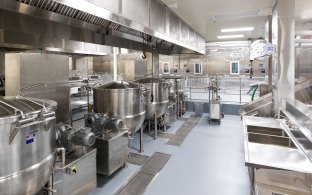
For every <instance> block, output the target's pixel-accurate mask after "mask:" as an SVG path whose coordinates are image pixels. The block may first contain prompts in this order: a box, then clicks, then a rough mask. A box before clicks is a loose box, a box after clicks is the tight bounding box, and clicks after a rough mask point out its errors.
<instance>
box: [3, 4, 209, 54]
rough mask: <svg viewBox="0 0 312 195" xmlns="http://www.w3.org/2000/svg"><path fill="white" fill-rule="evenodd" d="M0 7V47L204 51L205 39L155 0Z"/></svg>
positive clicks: (90, 51)
mask: <svg viewBox="0 0 312 195" xmlns="http://www.w3.org/2000/svg"><path fill="white" fill-rule="evenodd" d="M0 9H1V11H0V19H1V20H0V47H7V48H17V49H43V50H48V51H61V52H70V53H84V54H95V55H104V54H105V53H107V52H110V51H109V50H111V49H110V48H109V47H107V46H117V47H125V48H129V49H135V50H146V51H149V50H151V48H157V49H158V50H159V53H165V54H173V53H174V54H179V53H198V54H204V53H205V39H204V38H203V37H202V36H201V35H199V34H198V33H197V32H195V31H194V30H193V29H192V28H191V27H189V26H188V25H187V24H186V23H185V22H184V21H183V20H181V19H180V18H179V17H178V16H176V15H175V14H174V13H173V12H172V11H171V10H170V8H168V7H166V6H165V5H164V4H163V3H162V2H160V1H158V0H105V1H101V0H1V2H0ZM8 20H10V21H8ZM14 35H15V36H14ZM17 37H20V38H17ZM143 40H144V41H143ZM11 42H13V43H11ZM104 45H106V46H104ZM144 45H145V46H144ZM147 45H148V46H147Z"/></svg>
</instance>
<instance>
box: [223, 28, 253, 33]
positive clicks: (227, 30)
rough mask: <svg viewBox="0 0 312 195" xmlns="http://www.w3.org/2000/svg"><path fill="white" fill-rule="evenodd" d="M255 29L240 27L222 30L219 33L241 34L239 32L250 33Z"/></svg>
mask: <svg viewBox="0 0 312 195" xmlns="http://www.w3.org/2000/svg"><path fill="white" fill-rule="evenodd" d="M254 29H255V27H241V28H223V29H221V32H241V31H252V30H254Z"/></svg>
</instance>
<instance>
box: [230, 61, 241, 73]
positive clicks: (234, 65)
mask: <svg viewBox="0 0 312 195" xmlns="http://www.w3.org/2000/svg"><path fill="white" fill-rule="evenodd" d="M230 74H239V61H231V62H230Z"/></svg>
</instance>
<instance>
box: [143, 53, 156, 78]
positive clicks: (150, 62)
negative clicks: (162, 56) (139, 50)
mask: <svg viewBox="0 0 312 195" xmlns="http://www.w3.org/2000/svg"><path fill="white" fill-rule="evenodd" d="M146 59H147V75H148V77H154V78H159V53H157V51H156V50H153V52H152V53H147V54H146Z"/></svg>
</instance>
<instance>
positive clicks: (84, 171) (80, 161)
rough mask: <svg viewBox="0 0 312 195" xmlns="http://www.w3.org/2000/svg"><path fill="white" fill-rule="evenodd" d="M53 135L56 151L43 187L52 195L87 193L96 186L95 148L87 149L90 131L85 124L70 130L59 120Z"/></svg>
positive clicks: (91, 134) (90, 138)
mask: <svg viewBox="0 0 312 195" xmlns="http://www.w3.org/2000/svg"><path fill="white" fill-rule="evenodd" d="M56 134H57V146H58V151H59V152H60V154H58V155H57V161H56V163H55V166H54V170H53V177H52V178H53V179H52V181H51V186H49V187H47V189H48V190H49V191H53V194H55V195H67V194H77V195H78V194H88V193H89V192H91V191H92V190H93V189H94V188H95V187H96V149H93V148H91V146H92V145H93V144H94V142H95V135H94V133H93V132H91V129H90V128H88V127H86V128H84V127H83V128H80V129H74V128H72V127H71V126H70V125H67V124H62V123H60V124H57V127H56Z"/></svg>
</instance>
